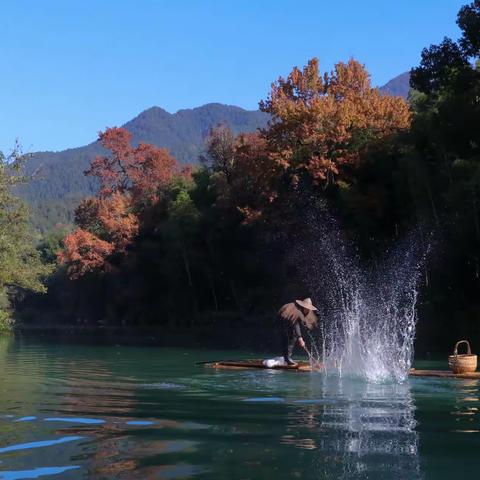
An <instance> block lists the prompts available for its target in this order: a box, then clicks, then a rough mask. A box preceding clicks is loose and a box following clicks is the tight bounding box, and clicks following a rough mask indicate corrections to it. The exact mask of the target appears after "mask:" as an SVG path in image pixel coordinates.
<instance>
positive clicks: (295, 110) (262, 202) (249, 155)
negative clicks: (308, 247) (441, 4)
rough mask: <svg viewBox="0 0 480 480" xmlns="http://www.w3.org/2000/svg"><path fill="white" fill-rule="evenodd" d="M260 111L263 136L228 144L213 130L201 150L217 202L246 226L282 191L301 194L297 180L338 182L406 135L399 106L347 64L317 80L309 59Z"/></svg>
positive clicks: (224, 132)
mask: <svg viewBox="0 0 480 480" xmlns="http://www.w3.org/2000/svg"><path fill="white" fill-rule="evenodd" d="M260 109H261V110H263V111H264V112H267V113H269V114H270V115H271V117H272V120H271V122H270V124H269V126H268V127H267V128H266V129H264V130H263V131H259V132H256V133H248V134H241V135H239V136H237V137H236V138H235V137H233V135H232V134H231V132H230V131H229V130H228V128H227V127H225V126H220V127H218V128H216V129H214V130H213V132H212V135H211V137H210V139H209V141H208V144H207V147H208V153H209V156H210V159H211V161H212V165H213V170H214V171H215V172H216V173H217V175H220V176H221V178H223V181H224V183H225V188H224V189H223V191H224V192H225V195H226V196H230V201H231V202H234V203H235V204H236V206H237V208H238V209H239V210H240V211H241V212H242V213H243V215H244V217H245V219H246V221H247V222H249V221H252V220H256V219H259V218H260V217H262V216H264V211H265V209H266V208H268V207H269V206H270V205H273V204H274V203H275V202H276V200H278V199H279V197H280V196H281V195H282V193H281V192H282V191H287V190H290V192H292V191H293V192H295V191H297V190H298V189H299V188H301V187H300V183H301V182H302V180H303V181H304V180H307V183H309V184H310V185H313V186H317V187H320V188H324V187H325V186H326V185H328V184H335V183H336V182H337V181H338V180H342V181H344V180H345V178H346V176H347V171H351V170H352V169H355V168H356V167H359V166H361V164H362V161H363V159H364V158H365V157H366V155H367V153H368V152H369V150H370V149H372V148H373V147H374V146H375V145H377V144H383V143H385V140H387V139H389V138H390V137H392V136H394V135H395V134H397V133H399V132H401V131H403V130H406V129H408V127H409V125H410V117H411V114H410V111H409V107H408V104H407V102H406V101H405V100H403V99H402V98H400V97H391V96H384V95H381V94H380V92H379V91H378V89H376V88H372V86H371V84H370V78H369V75H368V73H367V71H366V70H365V68H364V67H363V66H362V65H361V64H360V63H358V62H356V61H354V60H350V61H349V62H348V63H338V64H337V65H336V66H335V69H334V71H333V72H331V73H325V74H324V75H320V73H319V65H318V60H317V59H312V60H310V62H308V65H307V66H305V67H304V68H303V70H299V69H298V68H296V67H295V68H294V69H293V70H292V72H291V73H290V75H289V76H288V77H287V78H286V79H284V78H280V79H279V80H278V81H277V82H275V83H273V84H272V90H271V93H270V95H269V97H268V99H267V100H265V101H262V102H260ZM285 202H286V203H290V204H291V203H292V198H288V199H286V198H284V203H285ZM275 210H276V213H279V214H280V215H281V212H280V211H279V209H278V208H276V209H275Z"/></svg>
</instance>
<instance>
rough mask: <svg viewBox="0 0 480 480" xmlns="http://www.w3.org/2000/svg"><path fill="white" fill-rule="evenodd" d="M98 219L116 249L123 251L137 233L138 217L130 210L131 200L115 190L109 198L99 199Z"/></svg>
mask: <svg viewBox="0 0 480 480" xmlns="http://www.w3.org/2000/svg"><path fill="white" fill-rule="evenodd" d="M98 220H99V222H100V223H101V224H102V226H103V227H104V228H105V231H106V232H107V235H108V236H109V237H110V239H111V241H112V242H113V244H114V246H115V250H116V251H124V250H125V248H126V247H127V246H128V245H129V244H130V243H131V241H132V239H133V238H134V237H135V236H136V235H137V233H138V229H139V222H138V218H137V216H136V215H134V214H133V213H132V212H131V200H130V197H129V196H128V195H122V194H120V193H118V192H116V193H114V194H112V195H111V197H110V198H107V199H100V201H99V205H98Z"/></svg>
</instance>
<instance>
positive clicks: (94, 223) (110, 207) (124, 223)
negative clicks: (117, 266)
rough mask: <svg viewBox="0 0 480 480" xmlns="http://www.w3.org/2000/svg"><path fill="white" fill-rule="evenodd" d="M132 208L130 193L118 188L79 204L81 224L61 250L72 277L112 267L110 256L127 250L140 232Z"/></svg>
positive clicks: (76, 214) (60, 257) (78, 213)
mask: <svg viewBox="0 0 480 480" xmlns="http://www.w3.org/2000/svg"><path fill="white" fill-rule="evenodd" d="M130 210H131V200H130V197H129V196H128V195H127V194H123V195H122V194H120V193H118V192H116V193H113V194H112V195H111V196H110V197H109V198H100V199H95V198H88V199H85V200H84V201H83V202H82V203H81V204H80V205H79V207H78V208H77V210H76V212H75V220H76V223H77V225H78V226H79V228H77V229H76V230H75V231H74V232H73V233H71V234H70V235H67V237H66V238H65V239H64V241H63V242H64V245H65V248H64V250H63V251H61V252H60V253H59V254H58V260H59V262H60V263H65V264H67V265H68V274H69V276H70V278H72V279H76V278H79V277H81V276H82V275H85V274H86V273H88V272H92V271H106V270H109V269H110V264H109V257H110V256H111V255H112V254H113V253H122V252H124V251H125V249H126V248H127V247H128V245H129V244H130V243H131V242H132V240H133V239H134V237H135V236H136V235H137V233H138V229H139V222H138V218H137V217H136V216H135V215H134V214H133V213H131V211H130Z"/></svg>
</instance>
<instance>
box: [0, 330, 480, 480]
mask: <svg viewBox="0 0 480 480" xmlns="http://www.w3.org/2000/svg"><path fill="white" fill-rule="evenodd" d="M249 355H250V356H251V354H248V353H244V354H239V353H236V354H232V353H231V352H230V353H226V352H221V351H202V350H174V349H159V348H158V349H156V348H151V347H142V348H136V347H135V348H134V347H115V346H85V345H71V344H59V343H53V342H45V343H40V342H38V341H35V342H34V341H31V340H14V339H8V338H0V362H1V375H0V479H8V480H13V479H24V478H45V479H47V478H58V479H64V478H65V479H85V478H88V479H90V478H93V479H111V478H115V479H137V478H138V479H184V478H195V479H199V480H200V479H228V480H236V479H238V480H247V479H252V480H253V479H337V478H338V479H357V478H358V479H377V478H378V479H380V478H381V479H389V478H398V479H406V480H414V479H420V478H425V479H444V478H445V479H447V478H448V479H450V478H453V477H455V476H457V475H458V474H461V475H463V476H470V478H479V476H480V473H479V472H480V413H479V410H478V408H479V407H480V403H479V398H480V396H479V384H478V382H477V381H462V380H453V381H452V380H450V381H446V380H441V379H411V380H410V381H409V382H408V383H406V384H404V385H395V384H381V385H372V384H366V383H363V382H360V381H352V380H349V381H347V380H343V381H338V380H335V379H325V378H324V377H323V376H322V375H320V374H308V373H295V372H278V371H215V370H212V369H207V368H203V367H201V366H195V362H196V361H201V360H210V359H220V358H231V357H232V356H234V357H236V358H239V357H246V356H249Z"/></svg>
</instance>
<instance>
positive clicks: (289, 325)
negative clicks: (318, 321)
mask: <svg viewBox="0 0 480 480" xmlns="http://www.w3.org/2000/svg"><path fill="white" fill-rule="evenodd" d="M277 322H278V326H279V327H280V329H281V330H282V331H284V332H285V333H288V334H289V335H293V336H295V337H296V338H300V337H301V336H302V329H301V327H300V325H302V324H303V325H306V324H307V321H306V319H305V316H304V315H303V313H302V311H301V310H300V309H299V308H298V307H297V305H296V304H295V303H294V302H292V303H287V304H285V305H284V306H283V307H282V308H281V309H280V310H279V311H278V315H277Z"/></svg>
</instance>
